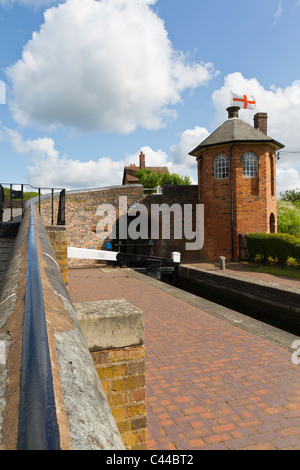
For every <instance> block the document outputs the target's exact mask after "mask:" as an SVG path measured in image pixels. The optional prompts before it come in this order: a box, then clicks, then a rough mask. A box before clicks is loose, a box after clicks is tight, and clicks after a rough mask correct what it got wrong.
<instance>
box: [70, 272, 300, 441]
mask: <svg viewBox="0 0 300 470" xmlns="http://www.w3.org/2000/svg"><path fill="white" fill-rule="evenodd" d="M69 292H70V295H71V298H72V300H73V302H84V301H92V300H101V299H103V300H104V299H122V298H123V299H126V300H127V301H128V302H131V303H132V304H133V305H135V306H137V307H138V308H140V309H141V310H143V311H144V314H145V348H146V391H147V419H148V449H149V450H164V449H174V450H176V449H178V450H191V449H193V450H209V449H221V450H222V449H233V450H240V449H266V450H275V449H295V450H300V365H298V366H297V365H294V364H293V363H292V352H291V350H289V349H288V348H289V347H290V346H291V344H292V342H293V340H294V339H295V338H294V337H293V336H292V335H289V334H287V335H286V346H287V347H282V346H280V345H279V344H278V343H276V342H275V341H272V340H270V339H266V337H264V335H263V334H255V333H254V332H253V331H251V330H249V329H245V328H242V327H241V325H240V323H239V320H238V323H236V324H235V323H234V322H232V321H227V320H226V319H223V318H221V317H220V316H217V315H215V314H212V313H208V311H204V310H203V309H201V299H199V300H198V305H197V304H196V302H195V297H194V296H190V294H187V293H183V292H182V291H180V290H177V289H173V288H169V287H168V286H166V285H164V284H162V283H159V282H157V281H154V280H152V279H150V278H146V277H145V276H141V275H138V274H137V273H134V272H131V271H130V270H119V269H109V268H104V269H95V268H94V269H93V268H91V269H71V270H69ZM206 305H207V304H206ZM206 310H207V308H206Z"/></svg>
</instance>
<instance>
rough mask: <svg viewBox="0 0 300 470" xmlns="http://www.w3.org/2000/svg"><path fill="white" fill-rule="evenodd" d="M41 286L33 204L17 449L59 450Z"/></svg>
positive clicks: (28, 252)
mask: <svg viewBox="0 0 300 470" xmlns="http://www.w3.org/2000/svg"><path fill="white" fill-rule="evenodd" d="M59 449H60V437H59V428H58V423H57V416H56V407H55V400H54V390H53V378H52V370H51V360H50V353H49V345H48V334H47V325H46V315H45V309H44V300H43V288H42V283H41V273H40V267H39V256H38V251H37V244H36V233H35V218H34V213H33V204H32V203H31V204H30V225H29V231H28V242H27V272H26V295H25V308H24V323H23V345H22V364H21V384H20V404H19V431H18V450H59Z"/></svg>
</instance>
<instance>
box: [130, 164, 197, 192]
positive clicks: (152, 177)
mask: <svg viewBox="0 0 300 470" xmlns="http://www.w3.org/2000/svg"><path fill="white" fill-rule="evenodd" d="M136 176H137V177H138V178H139V182H140V183H141V184H142V185H143V186H144V188H151V189H152V188H156V187H157V186H164V185H167V184H174V185H175V184H176V185H190V184H191V179H190V177H189V176H179V175H177V174H176V173H172V174H169V173H161V172H160V171H159V172H158V173H154V171H153V170H151V169H150V168H142V169H140V170H138V171H137V172H136Z"/></svg>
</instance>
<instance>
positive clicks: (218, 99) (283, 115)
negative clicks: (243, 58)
mask: <svg viewBox="0 0 300 470" xmlns="http://www.w3.org/2000/svg"><path fill="white" fill-rule="evenodd" d="M230 89H231V90H232V91H235V92H237V93H242V94H244V93H246V94H249V95H253V96H255V98H256V103H257V108H256V110H253V111H252V110H244V109H241V110H240V112H239V115H240V118H241V119H243V120H245V121H247V122H248V123H249V124H251V125H253V116H254V115H255V114H256V113H257V112H267V113H268V135H269V136H270V137H272V138H274V139H275V140H277V141H279V142H281V143H282V144H283V145H285V147H286V148H285V149H284V150H285V151H287V150H289V151H300V139H299V127H300V80H296V81H294V82H293V83H292V84H291V85H289V86H287V87H285V88H279V87H276V86H275V85H272V86H271V87H270V89H269V90H266V89H265V88H264V87H263V86H262V85H261V84H260V83H259V81H258V80H257V79H256V78H250V79H247V78H245V77H243V75H242V74H241V73H239V72H236V73H232V74H229V75H227V76H226V77H225V79H224V86H222V88H220V89H219V90H216V91H215V92H214V93H213V95H212V99H213V102H214V105H215V107H216V109H217V118H216V124H220V123H221V122H223V121H224V120H225V119H227V112H226V108H227V107H228V106H229V105H230ZM281 160H282V161H281ZM281 160H280V165H281V164H283V161H284V159H281ZM297 160H298V161H299V155H298V156H294V157H293V156H292V154H291V155H290V156H289V159H288V161H287V160H285V162H286V165H289V164H295V163H296V162H297Z"/></svg>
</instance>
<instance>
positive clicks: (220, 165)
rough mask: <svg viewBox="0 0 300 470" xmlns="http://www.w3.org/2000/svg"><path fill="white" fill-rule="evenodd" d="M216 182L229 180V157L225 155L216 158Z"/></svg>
mask: <svg viewBox="0 0 300 470" xmlns="http://www.w3.org/2000/svg"><path fill="white" fill-rule="evenodd" d="M214 173H215V180H221V179H224V178H228V174H229V170H228V157H227V155H225V154H224V153H222V154H220V155H217V156H216V158H215V168H214Z"/></svg>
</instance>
